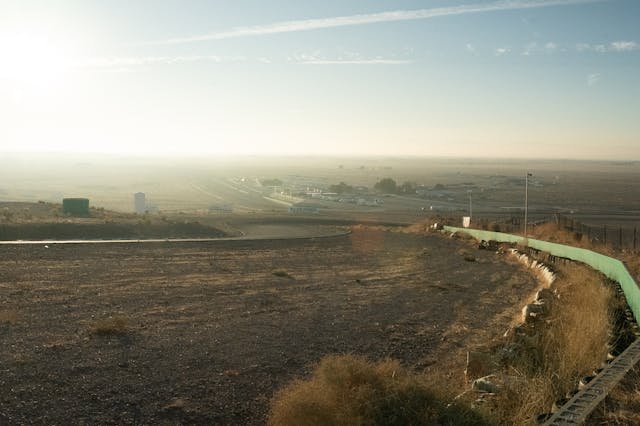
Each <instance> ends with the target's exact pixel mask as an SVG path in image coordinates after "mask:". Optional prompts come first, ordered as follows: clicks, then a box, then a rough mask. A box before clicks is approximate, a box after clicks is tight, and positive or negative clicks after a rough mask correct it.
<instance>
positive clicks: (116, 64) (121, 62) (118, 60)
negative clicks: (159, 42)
mask: <svg viewBox="0 0 640 426" xmlns="http://www.w3.org/2000/svg"><path fill="white" fill-rule="evenodd" d="M245 60H246V58H245V57H243V56H233V57H223V56H216V55H208V56H205V55H193V56H140V57H136V56H132V57H108V58H89V59H85V60H82V61H79V62H77V63H76V64H75V66H76V67H78V68H100V69H104V68H107V69H124V70H129V69H130V67H140V66H145V65H174V64H181V63H194V62H211V63H224V62H244V61H245Z"/></svg>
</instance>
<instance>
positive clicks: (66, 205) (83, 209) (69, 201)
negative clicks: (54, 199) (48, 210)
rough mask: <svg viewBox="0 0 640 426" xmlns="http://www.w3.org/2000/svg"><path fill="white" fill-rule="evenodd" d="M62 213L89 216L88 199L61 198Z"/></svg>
mask: <svg viewBox="0 0 640 426" xmlns="http://www.w3.org/2000/svg"><path fill="white" fill-rule="evenodd" d="M62 213H64V214H66V215H69V216H89V199H88V198H63V199H62Z"/></svg>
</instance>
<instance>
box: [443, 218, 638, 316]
mask: <svg viewBox="0 0 640 426" xmlns="http://www.w3.org/2000/svg"><path fill="white" fill-rule="evenodd" d="M444 229H445V230H447V231H449V232H464V233H467V234H469V235H471V236H472V237H474V238H475V239H477V240H485V241H499V242H505V243H520V242H522V241H523V240H524V238H523V237H520V236H517V235H511V234H504V233H502V232H492V231H482V230H479V229H467V228H457V227H454V226H445V227H444ZM527 245H528V246H529V247H532V248H534V249H536V250H541V251H546V252H548V253H551V254H552V255H554V256H559V257H566V258H568V259H571V260H576V261H578V262H582V263H585V264H587V265H589V266H591V267H592V268H593V269H596V270H598V271H600V272H602V273H603V274H605V275H606V276H607V277H609V278H611V279H612V280H614V281H617V282H619V283H620V286H621V287H622V290H623V291H624V295H625V298H626V299H627V303H628V304H629V307H630V308H631V310H632V311H633V316H634V317H635V319H636V322H638V323H639V324H640V322H639V320H640V288H638V285H637V284H636V282H635V281H634V280H633V277H632V276H631V274H630V273H629V271H628V270H627V268H626V266H624V263H622V262H621V261H619V260H618V259H614V258H612V257H609V256H605V255H603V254H600V253H596V252H593V251H591V250H586V249H582V248H578V247H571V246H565V245H562V244H556V243H550V242H547V241H540V240H534V239H531V238H529V239H528V241H527Z"/></svg>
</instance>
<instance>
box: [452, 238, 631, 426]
mask: <svg viewBox="0 0 640 426" xmlns="http://www.w3.org/2000/svg"><path fill="white" fill-rule="evenodd" d="M444 229H445V230H447V231H449V232H465V233H467V234H469V235H471V236H472V237H474V238H475V239H477V240H487V241H489V240H493V241H499V242H508V243H521V242H524V240H525V238H523V237H521V236H517V235H511V234H504V233H500V232H491V231H483V230H479V229H467V228H457V227H453V226H445V227H444ZM526 243H527V245H528V246H529V247H533V248H535V249H537V250H543V251H546V252H548V253H550V254H552V255H554V256H559V257H562V258H567V259H571V260H576V261H578V262H582V263H585V264H587V265H589V266H591V267H592V268H594V269H596V270H598V271H600V272H602V273H603V274H605V275H606V276H607V277H609V278H611V279H613V280H614V281H617V282H618V283H619V284H620V285H621V287H622V290H623V292H624V295H625V299H626V300H627V303H628V304H629V306H630V307H631V310H632V312H633V315H634V317H635V320H636V323H638V322H640V289H639V287H638V284H637V283H636V282H635V280H634V279H633V277H632V276H631V274H629V271H628V270H627V268H626V266H625V265H624V264H623V263H622V262H621V261H619V260H618V259H614V258H612V257H608V256H605V255H603V254H600V253H596V252H593V251H591V250H586V249H582V248H578V247H571V246H566V245H562V244H556V243H550V242H547V241H540V240H535V239H531V238H529V239H527V240H526ZM638 362H640V339H636V340H635V341H634V342H633V343H632V344H631V345H629V347H627V349H626V350H625V351H624V352H622V354H620V355H619V356H618V357H616V358H615V359H614V360H613V361H612V362H611V363H610V364H608V365H607V366H606V368H605V369H604V370H602V371H601V372H600V373H599V374H598V375H597V376H596V377H595V378H594V379H593V380H591V382H589V383H588V384H587V385H586V386H585V387H584V388H583V389H582V390H580V391H579V392H578V393H576V394H575V395H574V396H573V397H572V398H571V399H570V400H569V401H568V402H567V403H566V404H565V405H563V406H562V407H561V408H560V410H558V411H557V412H556V413H554V414H553V415H552V416H551V417H550V418H549V420H547V422H546V423H544V424H545V425H549V426H551V425H553V426H555V425H577V424H582V423H584V422H585V421H586V419H587V417H588V416H589V415H590V414H591V413H592V412H593V410H595V408H596V407H597V406H598V404H600V403H601V402H602V400H603V399H604V398H606V396H607V395H608V394H609V392H610V391H611V390H612V389H613V388H614V387H615V386H616V385H617V384H618V383H619V382H620V381H621V380H622V379H623V378H624V376H625V375H626V374H627V373H628V372H629V370H631V369H632V368H633V367H634V366H635V365H636V364H637V363H638Z"/></svg>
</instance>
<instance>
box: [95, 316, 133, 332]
mask: <svg viewBox="0 0 640 426" xmlns="http://www.w3.org/2000/svg"><path fill="white" fill-rule="evenodd" d="M128 331H129V328H128V326H127V320H126V318H123V317H109V318H106V319H103V320H100V321H98V322H96V323H95V324H93V325H92V326H91V327H89V332H91V334H95V335H99V336H109V335H121V334H127V333H128Z"/></svg>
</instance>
